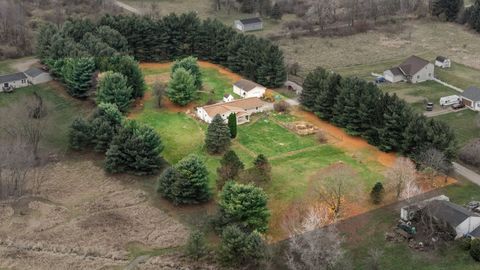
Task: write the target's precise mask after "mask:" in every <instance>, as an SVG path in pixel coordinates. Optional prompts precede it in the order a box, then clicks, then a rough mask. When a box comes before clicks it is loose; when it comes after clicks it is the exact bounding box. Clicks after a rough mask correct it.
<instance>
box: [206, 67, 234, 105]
mask: <svg viewBox="0 0 480 270" xmlns="http://www.w3.org/2000/svg"><path fill="white" fill-rule="evenodd" d="M201 71H202V79H203V87H202V91H201V92H200V95H199V100H198V103H199V104H201V105H204V104H206V103H207V102H208V101H209V100H214V101H220V100H222V98H223V96H224V95H225V94H232V95H233V96H234V97H235V98H239V96H237V95H236V94H234V93H233V87H232V84H233V83H234V81H232V80H230V78H228V77H227V76H225V75H223V74H220V73H219V72H218V71H217V70H216V69H214V68H201Z"/></svg>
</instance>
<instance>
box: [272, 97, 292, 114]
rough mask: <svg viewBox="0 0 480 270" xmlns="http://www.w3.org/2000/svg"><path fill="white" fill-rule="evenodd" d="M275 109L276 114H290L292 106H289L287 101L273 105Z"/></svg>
mask: <svg viewBox="0 0 480 270" xmlns="http://www.w3.org/2000/svg"><path fill="white" fill-rule="evenodd" d="M273 109H274V110H275V111H276V112H288V111H289V109H290V104H288V103H287V102H286V101H285V100H282V101H279V102H277V103H275V104H273Z"/></svg>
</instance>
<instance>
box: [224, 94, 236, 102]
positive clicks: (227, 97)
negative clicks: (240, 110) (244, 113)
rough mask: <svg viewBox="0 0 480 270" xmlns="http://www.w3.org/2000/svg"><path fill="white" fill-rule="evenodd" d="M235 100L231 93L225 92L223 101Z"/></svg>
mask: <svg viewBox="0 0 480 270" xmlns="http://www.w3.org/2000/svg"><path fill="white" fill-rule="evenodd" d="M234 100H235V98H234V97H233V96H232V95H230V94H225V95H224V96H223V102H230V101H234Z"/></svg>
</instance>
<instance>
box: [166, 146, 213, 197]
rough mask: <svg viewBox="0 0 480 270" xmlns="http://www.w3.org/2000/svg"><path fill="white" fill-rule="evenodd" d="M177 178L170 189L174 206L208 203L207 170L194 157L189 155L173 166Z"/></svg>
mask: <svg viewBox="0 0 480 270" xmlns="http://www.w3.org/2000/svg"><path fill="white" fill-rule="evenodd" d="M175 169H176V171H177V172H178V178H177V180H176V181H175V183H174V184H173V186H172V187H171V189H172V201H173V203H174V204H198V203H203V202H206V201H208V200H209V199H210V198H211V193H210V190H209V187H208V170H207V167H206V166H205V163H204V162H203V161H201V160H200V158H199V157H198V156H196V155H189V156H187V157H185V158H184V159H182V160H181V161H180V162H178V164H176V165H175Z"/></svg>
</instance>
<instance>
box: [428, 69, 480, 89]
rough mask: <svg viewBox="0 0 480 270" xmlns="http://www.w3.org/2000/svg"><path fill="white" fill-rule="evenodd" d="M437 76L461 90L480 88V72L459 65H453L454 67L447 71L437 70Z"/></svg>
mask: <svg viewBox="0 0 480 270" xmlns="http://www.w3.org/2000/svg"><path fill="white" fill-rule="evenodd" d="M435 76H436V77H437V78H438V79H440V80H442V81H444V82H448V83H449V84H451V85H454V86H456V87H459V88H461V89H466V88H468V87H470V86H477V87H480V70H477V69H474V68H471V67H467V66H465V65H462V64H459V63H452V67H451V68H447V69H441V68H436V69H435Z"/></svg>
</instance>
